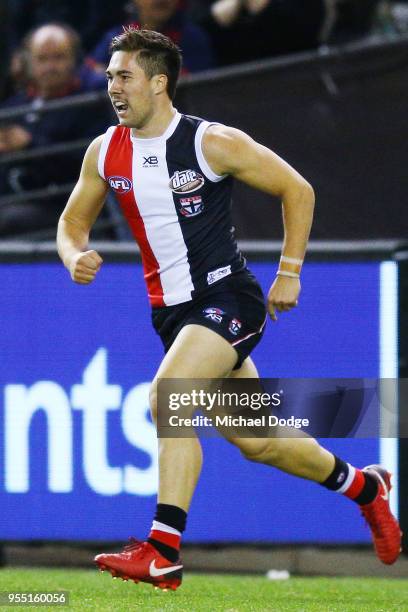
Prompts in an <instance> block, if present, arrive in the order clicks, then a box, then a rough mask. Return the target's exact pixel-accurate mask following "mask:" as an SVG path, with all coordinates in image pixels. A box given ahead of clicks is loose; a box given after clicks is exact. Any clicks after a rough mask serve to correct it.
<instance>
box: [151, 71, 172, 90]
mask: <svg viewBox="0 0 408 612" xmlns="http://www.w3.org/2000/svg"><path fill="white" fill-rule="evenodd" d="M167 80H168V79H167V76H166V75H165V74H155V75H154V76H153V77H152V86H153V93H155V94H156V95H158V94H161V93H163V92H165V91H166V89H167Z"/></svg>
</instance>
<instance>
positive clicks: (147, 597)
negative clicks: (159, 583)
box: [0, 569, 408, 612]
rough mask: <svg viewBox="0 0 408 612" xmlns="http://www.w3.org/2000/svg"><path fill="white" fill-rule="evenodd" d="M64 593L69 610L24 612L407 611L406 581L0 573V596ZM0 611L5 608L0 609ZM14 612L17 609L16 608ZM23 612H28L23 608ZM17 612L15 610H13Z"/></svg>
mask: <svg viewBox="0 0 408 612" xmlns="http://www.w3.org/2000/svg"><path fill="white" fill-rule="evenodd" d="M56 590H65V591H69V592H70V606H69V608H66V607H65V606H58V607H56V606H54V607H52V608H51V607H49V606H29V609H30V610H43V611H45V610H54V611H55V610H56V609H58V608H59V609H61V610H64V609H74V610H98V611H99V610H101V611H103V610H109V611H112V612H113V611H115V612H122V610H146V611H150V610H160V611H167V610H174V611H176V610H177V611H178V612H184V611H186V612H196V611H200V612H201V611H202V612H213V611H216V610H220V611H221V610H222V611H224V612H241V610H242V611H245V612H246V611H252V610H256V611H268V610H271V611H274V612H275V611H276V612H279V611H281V610H285V611H286V610H296V611H300V610H304V611H305V612H315V611H317V610H319V611H327V612H337V611H338V612H349V611H350V612H351V611H353V612H379V611H384V612H394V611H401V612H402V611H408V580H391V579H389V580H387V579H375V578H290V579H289V580H285V581H280V582H276V581H269V580H267V579H266V578H264V577H262V576H248V575H246V576H236V575H235V576H230V575H211V574H205V575H204V574H202V575H199V574H195V575H193V574H190V575H189V574H187V576H186V577H185V579H184V582H183V585H182V587H181V588H180V589H179V590H178V591H176V592H174V593H173V592H167V593H166V592H162V591H155V590H154V588H152V587H151V586H150V585H146V584H142V585H140V584H139V585H135V584H133V582H123V581H122V580H112V578H111V577H110V575H109V574H107V573H104V574H100V573H98V572H96V571H91V570H65V569H3V570H0V591H20V592H21V591H25V592H27V591H37V592H38V591H48V592H50V591H56ZM0 608H1V609H2V610H11V609H12V608H11V607H5V606H0ZM16 608H17V606H16ZM24 608H28V607H27V606H24ZM17 609H21V606H19V607H18V608H17Z"/></svg>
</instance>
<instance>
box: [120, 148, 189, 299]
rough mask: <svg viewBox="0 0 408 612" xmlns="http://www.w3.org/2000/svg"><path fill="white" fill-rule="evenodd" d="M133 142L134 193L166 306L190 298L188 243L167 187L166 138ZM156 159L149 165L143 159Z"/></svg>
mask: <svg viewBox="0 0 408 612" xmlns="http://www.w3.org/2000/svg"><path fill="white" fill-rule="evenodd" d="M132 141H133V171H132V174H133V192H134V195H135V198H136V202H137V205H138V208H139V212H140V215H141V216H142V218H143V223H144V226H145V231H146V236H147V239H148V241H149V244H150V248H151V249H152V251H153V253H154V256H155V257H156V260H157V262H158V264H159V274H160V282H161V285H162V288H163V300H164V303H165V304H166V306H172V305H173V304H179V303H181V302H187V301H189V300H191V293H192V291H193V289H194V285H193V281H192V278H191V273H190V264H189V262H188V259H187V246H186V243H185V241H184V237H183V233H182V231H181V227H180V223H179V220H178V216H177V211H176V209H175V205H174V200H173V195H172V192H171V190H170V189H169V182H170V176H169V171H168V167H167V160H166V140H165V139H164V138H152V139H149V140H147V139H146V141H145V142H143V141H142V140H141V139H132ZM149 158H152V159H154V158H157V163H154V166H153V167H152V166H151V165H149V163H148V162H147V161H146V160H148V159H149Z"/></svg>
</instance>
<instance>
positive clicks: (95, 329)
mask: <svg viewBox="0 0 408 612" xmlns="http://www.w3.org/2000/svg"><path fill="white" fill-rule="evenodd" d="M381 265H383V264H380V263H326V264H324V263H315V264H307V265H306V266H305V268H304V273H303V279H302V282H303V291H302V295H301V300H300V302H299V306H298V308H297V309H296V310H294V311H292V312H291V313H289V314H282V315H280V316H279V320H278V322H277V323H273V322H269V323H268V327H267V330H266V333H265V336H264V339H263V341H262V343H261V344H260V345H259V346H258V347H257V348H256V350H255V351H254V354H253V357H254V359H255V361H256V363H257V366H258V369H259V372H260V374H261V376H263V377H334V376H335V377H372V378H375V377H378V376H379V375H380V371H381V350H380V346H381V341H380V319H381V313H380V310H381V295H380V294H381V279H380V277H381ZM251 269H252V270H253V272H254V273H255V274H256V276H257V277H258V279H259V280H260V282H261V284H262V286H263V288H264V290H265V292H266V291H267V290H268V288H269V285H270V283H271V280H272V279H273V277H274V273H275V271H276V270H275V267H274V266H273V265H272V264H268V263H254V264H253V265H252V266H251ZM0 283H1V286H2V300H1V305H0V317H1V322H2V326H1V327H2V333H1V335H0V359H1V370H0V507H1V515H0V539H2V540H20V539H22V540H30V539H37V540H38V539H46V540H122V539H126V538H127V537H128V536H129V535H135V536H138V537H144V535H145V533H146V530H147V529H148V528H149V526H150V522H151V518H152V512H153V511H154V507H155V494H156V491H157V458H156V435H155V431H154V428H153V425H152V423H151V421H150V418H149V416H148V392H149V384H150V381H151V380H152V378H153V376H154V374H155V370H156V368H157V366H158V364H159V362H160V359H161V357H162V347H161V343H160V340H159V338H158V337H157V336H156V335H155V333H154V331H153V329H152V327H151V323H150V310H149V305H148V302H147V298H146V293H145V287H144V282H143V278H142V273H141V267H140V265H139V264H133V263H120V264H119V263H118V264H105V265H104V266H103V267H102V269H101V272H100V274H99V275H98V277H97V279H96V281H95V282H94V283H93V284H92V285H89V286H79V285H74V284H73V283H72V282H71V280H70V278H69V275H68V274H67V272H66V271H65V270H64V268H63V267H62V265H59V264H57V263H36V264H26V265H25V264H21V265H15V264H1V265H0ZM203 445H204V455H205V463H204V468H203V472H202V476H201V479H200V483H199V486H198V489H197V491H196V495H195V497H194V500H193V504H192V507H191V512H190V516H189V525H188V530H187V533H186V538H185V539H186V541H191V542H214V541H223V542H229V541H242V542H245V541H266V542H326V543H329V542H344V543H346V542H367V541H368V530H367V529H366V528H365V527H364V525H363V523H362V520H361V519H360V517H359V513H358V511H357V509H356V507H355V506H354V504H352V503H350V502H349V501H348V500H345V499H344V498H342V497H341V496H338V495H335V494H332V493H329V492H327V491H326V490H324V489H322V488H321V487H319V486H318V485H316V484H314V483H309V482H305V481H301V480H299V479H296V478H293V477H291V476H288V475H286V474H283V473H280V472H278V471H277V470H274V469H271V468H268V467H266V466H263V465H255V464H252V463H249V462H247V461H245V460H244V459H243V458H241V456H240V454H239V452H238V451H237V449H235V448H234V447H232V446H229V445H228V443H227V442H225V441H224V440H220V439H207V440H203ZM326 446H327V447H328V448H330V449H331V450H333V452H335V453H337V454H338V455H340V456H342V457H343V458H345V459H346V460H347V461H349V462H351V463H354V464H356V465H358V466H363V465H365V464H368V463H373V462H375V461H378V460H379V453H380V448H379V442H378V440H376V439H356V440H328V441H327V444H326ZM333 516H336V517H337V518H336V521H335V523H333ZM243 517H245V520H243Z"/></svg>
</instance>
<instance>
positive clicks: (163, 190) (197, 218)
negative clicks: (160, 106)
mask: <svg viewBox="0 0 408 612" xmlns="http://www.w3.org/2000/svg"><path fill="white" fill-rule="evenodd" d="M209 125H210V123H208V122H206V121H203V120H202V119H199V118H196V117H190V116H188V115H181V114H180V113H176V115H175V116H174V118H173V120H172V121H171V123H170V125H169V126H168V128H167V130H166V131H165V133H164V134H162V135H161V136H159V137H157V138H136V137H134V136H132V133H131V129H130V128H127V127H123V126H115V127H110V128H109V129H108V130H107V132H106V134H105V136H104V138H103V141H102V145H101V150H100V154H99V160H98V171H99V174H100V176H101V177H102V178H103V179H104V180H105V181H107V182H108V183H109V185H110V187H111V189H112V190H113V191H114V192H115V195H116V198H117V200H118V202H119V204H120V206H121V208H122V211H123V214H124V215H125V217H126V219H127V221H128V223H129V226H130V228H131V231H132V234H133V236H134V238H135V239H136V241H137V243H138V245H139V247H140V251H141V257H142V262H143V269H144V278H145V281H146V284H147V291H148V295H149V300H150V303H151V305H152V306H154V307H157V306H172V305H175V304H180V303H182V302H187V301H189V300H192V299H194V297H196V296H197V295H198V294H199V293H200V292H201V291H203V290H204V289H205V288H207V287H208V286H210V285H212V284H213V283H216V282H217V281H219V280H221V279H222V278H224V277H226V276H228V275H229V274H232V273H234V272H236V271H238V270H241V269H243V268H244V267H245V259H244V258H243V256H242V255H241V253H240V251H239V249H238V247H237V243H236V240H235V237H234V228H233V227H232V220H231V190H232V178H231V177H229V176H218V175H217V174H215V173H214V172H213V171H212V170H211V168H210V167H209V165H208V163H207V162H206V160H205V158H204V155H203V152H202V148H201V141H202V137H203V134H204V132H205V130H206V129H207V127H208V126H209Z"/></svg>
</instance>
